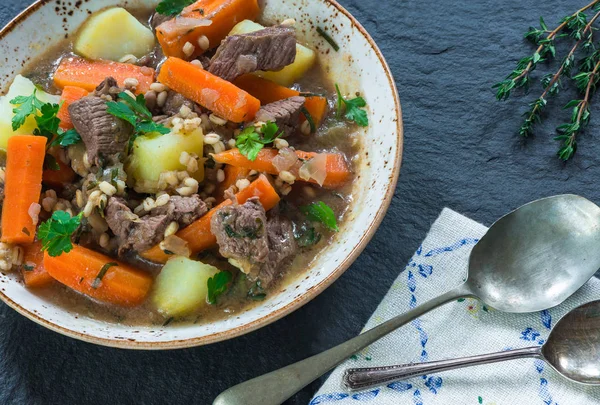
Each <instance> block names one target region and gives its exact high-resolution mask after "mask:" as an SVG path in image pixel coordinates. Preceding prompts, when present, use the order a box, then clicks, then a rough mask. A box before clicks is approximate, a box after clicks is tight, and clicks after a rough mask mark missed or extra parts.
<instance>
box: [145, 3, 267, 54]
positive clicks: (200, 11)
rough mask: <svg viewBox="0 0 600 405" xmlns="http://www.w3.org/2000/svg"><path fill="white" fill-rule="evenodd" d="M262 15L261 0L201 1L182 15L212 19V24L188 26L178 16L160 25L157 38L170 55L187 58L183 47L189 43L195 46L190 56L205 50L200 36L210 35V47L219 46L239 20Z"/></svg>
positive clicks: (165, 51)
mask: <svg viewBox="0 0 600 405" xmlns="http://www.w3.org/2000/svg"><path fill="white" fill-rule="evenodd" d="M259 14H260V8H259V7H258V1H257V0H199V1H197V2H195V3H194V4H192V5H190V6H188V7H186V8H185V9H184V10H183V12H182V13H181V17H185V18H192V19H198V20H209V21H212V23H211V24H210V25H208V26H200V27H196V28H193V29H191V28H189V27H188V28H187V29H185V28H186V27H183V26H182V25H181V22H182V18H181V17H179V18H174V19H171V20H168V21H166V22H164V23H163V24H161V25H159V26H158V27H157V29H156V37H157V38H158V42H160V45H161V47H162V49H163V52H164V53H165V55H166V56H175V57H178V58H182V59H183V58H185V57H186V56H187V55H185V54H184V53H183V46H184V45H185V44H186V42H189V43H190V44H192V45H194V46H195V50H194V52H193V54H192V55H190V57H196V56H198V55H201V54H203V53H204V51H205V49H202V48H201V47H200V46H199V45H198V39H199V38H200V37H202V36H206V37H207V38H208V42H209V45H210V48H215V47H217V46H218V45H219V44H220V43H221V41H222V40H224V39H225V37H226V36H227V34H228V33H229V31H231V29H232V28H233V27H234V26H235V25H236V24H237V23H238V22H240V21H243V20H255V19H256V18H257V17H258V15H259Z"/></svg>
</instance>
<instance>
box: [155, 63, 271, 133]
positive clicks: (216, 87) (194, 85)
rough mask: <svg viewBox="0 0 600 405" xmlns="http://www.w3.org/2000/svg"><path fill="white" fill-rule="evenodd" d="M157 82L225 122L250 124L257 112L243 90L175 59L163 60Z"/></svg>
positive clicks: (252, 98) (257, 108) (255, 101)
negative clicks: (245, 122) (213, 113)
mask: <svg viewBox="0 0 600 405" xmlns="http://www.w3.org/2000/svg"><path fill="white" fill-rule="evenodd" d="M158 81H159V82H161V83H163V84H166V85H167V86H168V87H169V88H171V89H173V90H175V91H176V92H178V93H181V94H182V95H183V96H185V97H187V98H189V99H190V100H193V101H195V102H196V103H198V104H200V105H201V106H203V107H205V108H207V109H209V110H211V111H214V112H215V113H216V114H217V115H218V116H220V117H222V118H225V119H226V120H228V121H233V122H243V121H252V119H254V116H255V115H256V113H257V112H258V110H259V109H260V101H258V99H256V98H254V97H252V96H251V95H250V94H248V93H246V92H245V91H244V90H241V89H239V88H237V87H236V86H235V85H233V84H231V83H230V82H228V81H226V80H223V79H221V78H220V77H217V76H215V75H213V74H211V73H208V72H207V71H206V70H204V69H202V68H200V67H198V66H194V65H192V64H191V63H189V62H186V61H184V60H181V59H179V58H169V59H167V61H166V62H165V63H164V64H163V66H162V68H161V70H160V73H159V75H158Z"/></svg>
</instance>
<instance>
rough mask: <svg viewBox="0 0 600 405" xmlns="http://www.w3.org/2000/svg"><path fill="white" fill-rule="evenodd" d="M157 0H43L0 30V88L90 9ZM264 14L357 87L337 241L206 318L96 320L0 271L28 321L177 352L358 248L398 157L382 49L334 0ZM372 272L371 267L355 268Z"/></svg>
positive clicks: (0, 286) (312, 279)
mask: <svg viewBox="0 0 600 405" xmlns="http://www.w3.org/2000/svg"><path fill="white" fill-rule="evenodd" d="M156 2H157V1H155V0H145V1H144V0H128V1H119V0H83V1H82V0H41V1H38V2H37V3H34V4H33V5H32V6H31V7H29V8H28V9H27V10H25V11H24V12H23V13H22V14H21V15H19V16H18V17H17V18H16V19H15V20H14V21H12V22H11V23H10V24H9V25H8V26H6V27H5V28H4V29H3V30H2V31H0V60H1V63H0V90H2V91H3V92H4V91H6V90H7V88H8V86H9V85H10V83H11V81H12V79H13V78H14V76H15V75H16V74H18V73H19V72H20V71H21V70H22V68H23V67H24V66H26V65H27V64H28V63H31V61H32V60H35V59H36V57H37V56H38V55H40V54H41V53H43V52H44V51H45V50H47V49H48V48H49V47H51V46H52V45H53V44H55V43H56V41H58V40H60V39H62V38H68V37H69V36H70V35H72V34H73V33H74V32H76V30H77V29H78V27H79V26H80V25H81V24H82V23H83V22H84V21H85V19H86V18H87V17H88V16H89V14H91V13H93V12H95V11H98V10H100V9H103V8H106V7H108V6H115V5H121V6H125V7H132V8H139V7H151V6H154V5H155V4H156ZM261 7H262V9H263V10H264V16H263V19H264V20H265V21H266V22H269V23H277V22H280V21H283V20H284V19H286V18H295V19H296V21H297V28H298V35H299V37H300V38H301V40H304V41H306V42H308V43H310V44H314V45H313V46H315V47H316V49H317V51H318V54H319V58H320V63H321V65H322V66H323V68H324V69H326V71H327V72H328V74H329V75H330V76H331V77H332V78H335V80H336V81H338V82H340V83H341V86H342V91H345V92H353V91H357V90H360V91H361V93H362V94H363V95H364V96H365V98H366V100H367V102H368V104H369V109H370V116H369V118H370V121H371V125H370V126H369V128H368V129H366V130H364V131H363V133H362V137H363V138H362V145H363V146H362V151H361V159H360V164H359V167H357V173H358V174H357V176H356V179H355V181H354V191H353V196H354V201H353V202H352V204H351V207H350V209H349V211H348V212H347V214H346V217H345V221H344V222H343V226H342V228H341V230H340V232H339V233H338V234H337V236H336V239H335V242H334V243H333V244H332V245H331V246H329V247H328V248H327V249H325V250H324V251H323V252H322V253H321V254H320V255H319V256H318V257H316V258H315V260H314V261H313V263H312V264H311V265H310V267H309V268H308V269H306V272H305V273H304V274H303V275H302V276H301V277H299V278H297V279H295V280H293V281H292V282H291V283H290V284H288V285H285V286H284V287H282V289H281V290H280V291H279V292H277V293H272V294H270V297H269V298H268V299H267V300H266V301H264V302H263V303H261V304H260V305H259V306H257V307H254V308H252V309H249V310H247V311H245V312H241V313H236V314H233V315H232V316H230V317H229V318H228V319H223V320H220V321H218V322H214V323H211V324H206V325H177V324H172V325H169V326H168V327H165V328H163V327H159V326H148V327H135V328H134V327H131V326H125V325H121V324H116V323H107V322H101V321H98V320H95V319H92V318H89V317H87V316H86V315H85V314H75V313H72V312H70V311H68V310H66V309H64V308H62V307H57V306H55V305H52V304H51V303H49V302H47V301H45V300H44V299H42V298H40V297H38V296H36V295H35V294H32V293H31V292H30V291H29V290H27V289H26V288H25V287H24V286H23V284H22V283H21V282H19V281H17V280H16V278H15V277H11V276H7V275H3V274H2V275H0V297H1V298H2V300H3V301H4V302H5V303H7V304H8V305H10V306H11V307H12V308H14V309H15V310H17V311H18V312H20V313H21V314H23V315H25V316H26V317H28V318H29V319H31V320H33V321H35V322H37V323H39V324H41V325H43V326H46V327H48V328H49V329H52V330H54V331H57V332H59V333H63V334H65V335H67V336H71V337H74V338H77V339H81V340H84V341H87V342H92V343H97V344H101V345H106V346H114V347H119V348H128V349H159V350H162V349H174V348H184V347H191V346H198V345H204V344H208V343H213V342H218V341H221V340H225V339H230V338H233V337H235V336H239V335H242V334H244V333H248V332H250V331H253V330H255V329H258V328H260V327H262V326H265V325H267V324H269V323H271V322H274V321H276V320H277V319H280V318H281V317H283V316H285V315H287V314H289V313H290V312H292V311H294V310H295V309H298V308H299V307H301V306H302V305H304V304H305V303H307V302H308V301H309V300H311V299H313V298H315V297H316V296H317V295H318V294H319V293H321V292H322V291H323V290H325V288H327V287H328V286H329V285H331V283H333V282H334V281H335V280H336V279H337V278H338V277H339V276H340V275H341V274H342V273H343V272H344V271H345V270H346V269H347V268H348V267H349V266H350V264H351V263H352V262H353V261H354V260H355V259H356V257H357V256H358V255H359V254H360V252H361V251H362V250H363V249H364V248H365V246H366V245H367V243H368V242H369V240H370V239H371V237H372V236H373V234H374V233H375V231H376V229H377V227H378V226H379V224H380V223H381V220H382V219H383V217H384V215H385V212H386V210H387V208H388V206H389V204H390V201H391V199H392V196H393V194H394V190H395V186H396V182H397V179H398V174H399V171H400V163H401V157H402V139H403V134H402V115H401V109H400V101H399V98H398V93H397V91H396V87H395V84H394V80H393V78H392V75H391V73H390V70H389V67H388V66H387V64H386V62H385V60H384V58H383V56H382V54H381V52H380V51H379V49H378V48H377V46H376V45H375V43H374V42H373V40H372V39H371V37H370V36H369V35H368V34H367V32H366V31H365V29H364V28H363V27H362V26H361V25H360V24H359V23H358V22H357V21H356V20H355V19H354V18H353V17H352V16H351V15H350V14H349V13H348V12H347V11H346V10H344V9H343V8H342V7H341V6H340V5H339V4H338V3H336V2H335V1H333V0H265V1H261ZM317 25H319V26H326V27H328V28H329V29H330V30H331V32H332V34H333V36H334V37H335V39H336V41H337V42H338V43H339V45H340V48H341V49H340V51H339V52H334V51H333V49H331V47H330V46H329V45H328V44H326V43H325V42H324V40H323V39H322V38H321V37H320V36H319V35H318V34H317V33H316V31H315V27H316V26H317ZM357 271H370V269H357Z"/></svg>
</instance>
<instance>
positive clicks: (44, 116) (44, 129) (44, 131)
mask: <svg viewBox="0 0 600 405" xmlns="http://www.w3.org/2000/svg"><path fill="white" fill-rule="evenodd" d="M58 110H60V105H58V104H50V103H48V104H44V105H42V107H41V108H40V114H41V115H36V116H35V122H36V124H37V126H38V127H37V128H36V129H35V130H34V131H33V134H34V135H38V136H45V137H46V138H48V139H52V138H53V137H54V136H55V135H56V134H58V133H59V131H60V129H59V128H58V126H59V125H60V118H58V117H57V114H58ZM60 132H62V131H60Z"/></svg>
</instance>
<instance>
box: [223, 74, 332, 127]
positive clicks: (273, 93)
mask: <svg viewBox="0 0 600 405" xmlns="http://www.w3.org/2000/svg"><path fill="white" fill-rule="evenodd" d="M233 83H234V84H235V85H236V86H238V87H239V88H240V89H242V90H245V91H247V92H248V93H250V94H251V95H253V96H254V97H256V98H257V99H259V100H260V102H261V103H262V104H263V105H264V104H269V103H274V102H275V101H279V100H283V99H286V98H290V97H295V96H299V95H300V94H301V93H300V92H299V91H296V90H294V89H289V88H287V87H283V86H280V85H279V84H277V83H275V82H272V81H270V80H267V79H263V78H262V77H258V76H255V75H244V76H240V77H238V78H237V79H235V80H234V81H233ZM304 106H305V107H306V109H307V110H308V112H309V114H310V115H311V117H312V119H313V121H314V122H315V125H316V126H317V127H318V126H319V125H321V123H322V122H323V119H324V118H325V115H326V114H327V106H328V103H327V99H326V98H325V97H319V96H314V97H306V103H305V104H304ZM301 120H302V121H305V120H306V117H305V116H304V114H302V116H301Z"/></svg>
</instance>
